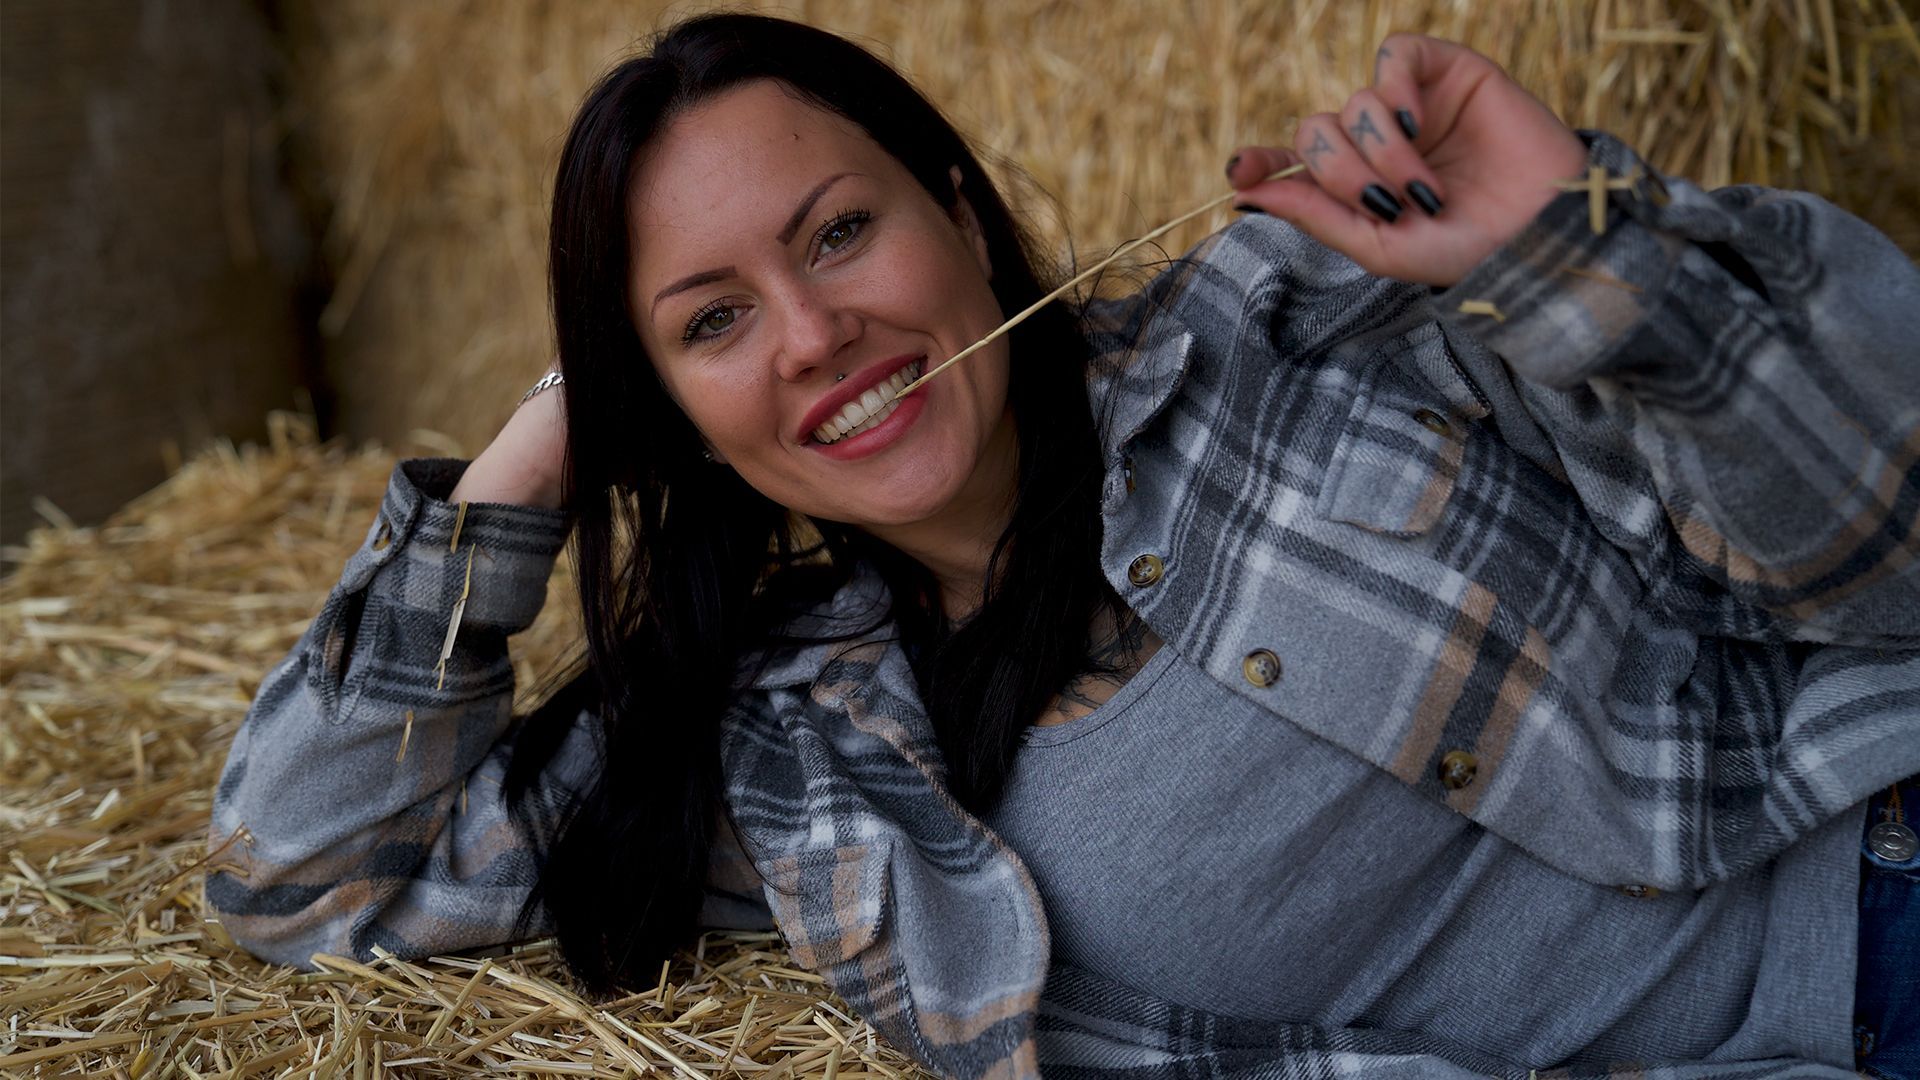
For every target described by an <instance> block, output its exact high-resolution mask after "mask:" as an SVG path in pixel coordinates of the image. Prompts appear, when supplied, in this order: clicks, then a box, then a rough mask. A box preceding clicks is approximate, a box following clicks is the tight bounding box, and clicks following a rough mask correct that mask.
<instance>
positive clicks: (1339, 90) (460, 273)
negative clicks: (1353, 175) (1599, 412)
mask: <svg viewBox="0 0 1920 1080" xmlns="http://www.w3.org/2000/svg"><path fill="white" fill-rule="evenodd" d="M1914 4H1915V0H1838V2H1836V0H1472V2H1468V0H1355V2H1340V3H1336V2H1334V0H1299V2H1297V3H1274V2H1272V0H1213V2H1202V0H1189V2H1171V0H1169V2H1145V0H996V2H994V3H991V4H986V3H980V2H978V0H918V2H915V3H899V2H897V0H799V2H794V3H788V4H785V5H780V6H771V5H765V4H751V3H750V4H745V5H737V4H736V5H733V6H736V7H739V6H745V7H761V8H768V9H769V10H775V11H779V12H782V13H785V14H788V15H793V16H797V17H800V18H804V19H806V20H808V21H811V22H814V23H816V24H818V25H821V26H824V27H827V28H829V29H832V30H835V31H838V32H841V33H845V34H849V35H852V36H854V37H856V38H858V39H860V40H862V41H863V42H865V43H867V44H869V45H871V46H873V47H875V48H876V49H877V50H878V51H879V52H880V53H881V54H882V55H885V56H888V57H890V58H891V59H892V60H893V61H894V62H895V63H896V64H897V65H899V66H900V67H901V68H903V69H904V70H905V71H906V72H907V73H908V74H909V75H910V76H912V77H913V78H914V79H915V80H916V81H917V82H918V83H919V85H920V86H921V87H922V88H923V89H924V90H926V91H927V92H928V94H929V95H930V96H931V97H932V98H933V99H934V100H935V101H936V102H937V103H939V104H940V105H941V106H942V107H944V108H945V109H946V110H947V111H948V113H949V115H950V116H951V117H952V118H953V119H954V120H955V121H956V122H957V123H958V124H959V126H960V127H961V129H962V130H963V131H965V132H967V133H969V134H970V135H972V136H974V137H975V138H976V140H977V142H978V144H979V145H981V146H983V147H986V148H990V149H991V150H992V151H996V152H998V153H999V154H1001V155H1004V157H1005V159H1006V160H1007V161H1009V162H1012V163H1015V164H1017V165H1018V166H1019V167H1021V168H1024V169H1025V170H1026V172H1027V173H1028V174H1030V175H1031V177H1032V179H1033V181H1035V182H1037V184H1038V187H1039V188H1040V189H1042V190H1044V191H1045V192H1050V193H1052V194H1053V195H1054V196H1056V197H1057V198H1058V200H1059V205H1058V206H1057V207H1056V206H1053V205H1050V204H1049V203H1048V202H1047V200H1046V199H1045V198H1043V197H1042V196H1041V195H1039V194H1038V193H1037V192H1035V191H1034V190H1033V189H1032V188H1031V187H1030V186H1029V187H1026V188H1024V189H1022V192H1023V193H1024V194H1025V196H1026V198H1025V199H1024V200H1022V201H1023V202H1024V205H1025V208H1026V210H1027V211H1028V212H1029V213H1030V215H1031V216H1032V217H1033V219H1034V221H1035V223H1036V224H1037V225H1038V227H1039V232H1040V233H1041V234H1042V235H1043V236H1044V237H1045V238H1046V239H1047V240H1048V241H1050V242H1051V243H1053V244H1054V245H1056V250H1057V252H1058V253H1059V255H1060V257H1061V259H1062V260H1064V259H1066V258H1068V257H1069V256H1070V254H1071V253H1070V251H1069V249H1068V247H1067V246H1066V243H1065V241H1066V239H1067V236H1068V233H1069V230H1071V235H1072V236H1073V237H1074V238H1075V239H1076V240H1077V241H1078V242H1079V244H1080V245H1081V251H1082V252H1085V253H1092V252H1096V251H1104V250H1105V249H1107V248H1110V247H1111V246H1112V245H1114V244H1117V243H1118V242H1120V241H1121V240H1123V239H1125V238H1126V237H1129V236H1133V235H1137V234H1138V233H1140V232H1141V231H1144V230H1145V229H1147V228H1150V227H1152V226H1153V225H1156V224H1158V223H1159V222H1161V221H1164V220H1167V219H1168V218H1170V217H1172V216H1173V215H1174V214H1175V213H1178V212H1181V211H1184V210H1185V209H1187V208H1189V207H1191V206H1194V205H1198V204H1199V203H1200V202H1202V201H1204V200H1205V199H1206V198H1208V197H1211V196H1213V195H1216V194H1219V193H1220V191H1221V190H1222V189H1223V186H1224V185H1223V181H1222V180H1221V178H1220V166H1221V164H1222V163H1223V162H1224V161H1225V159H1226V156H1227V154H1228V153H1229V152H1230V150H1231V149H1232V148H1233V147H1234V146H1236V145H1239V144H1241V143H1245V142H1253V141H1284V140H1289V139H1290V138H1291V136H1292V131H1293V118H1294V117H1295V116H1298V115H1302V114H1305V113H1310V112H1315V111H1319V110H1322V109H1331V108H1337V107H1338V106H1339V104H1340V103H1341V102H1342V101H1344V99H1345V97H1346V94H1347V93H1349V92H1350V91H1351V90H1352V89H1355V88H1357V87H1359V86H1361V85H1363V84H1364V83H1365V82H1366V81H1367V79H1368V78H1370V75H1371V63H1372V56H1373V49H1374V47H1375V46H1376V45H1377V43H1378V42H1379V40H1380V38H1381V37H1383V36H1384V35H1385V34H1386V33H1388V32H1389V31H1391V30H1394V29H1418V30H1422V31H1425V32H1429V33H1434V34H1438V35H1440V36H1444V37H1451V38H1456V39H1459V40H1463V41H1465V42H1467V43H1468V44H1470V45H1472V46H1474V47H1475V48H1478V49H1480V50H1481V51H1483V52H1485V53H1487V54H1488V55H1489V56H1492V57H1493V58H1495V59H1496V60H1498V61H1500V62H1502V63H1503V64H1504V65H1506V67H1507V68H1508V70H1509V71H1511V72H1512V73H1513V74H1514V76H1515V77H1516V78H1518V79H1519V81H1520V82H1521V83H1522V84H1524V85H1525V86H1527V87H1528V88H1529V89H1531V90H1533V91H1534V92H1535V93H1537V94H1539V95H1540V96H1541V97H1542V98H1543V99H1544V100H1545V101H1546V102H1547V103H1548V104H1549V105H1550V106H1552V107H1553V108H1554V109H1555V110H1556V111H1557V112H1558V113H1559V114H1560V115H1561V116H1563V117H1565V118H1568V119H1569V120H1570V121H1571V122H1572V123H1574V124H1576V125H1579V126H1589V127H1599V128H1603V129H1606V130H1610V131H1613V132H1615V133H1617V134H1620V135H1622V136H1624V137H1625V138H1627V139H1628V140H1629V141H1630V142H1631V143H1633V144H1634V145H1635V146H1636V147H1638V148H1640V149H1641V150H1642V151H1643V152H1645V153H1647V154H1649V155H1650V157H1651V158H1652V160H1653V161H1654V163H1655V164H1656V165H1657V166H1659V167H1661V168H1663V169H1666V170H1668V171H1670V172H1674V173H1677V174H1680V175H1685V176H1689V177H1692V178H1695V179H1697V180H1700V181H1702V182H1704V183H1705V184H1706V185H1707V186H1709V187H1716V186H1720V185H1723V184H1727V183H1730V182H1734V181H1758V182H1762V183H1771V184H1776V185H1783V186H1789V187H1804V188H1808V189H1810V190H1816V191H1821V192H1824V193H1828V194H1830V195H1831V196H1832V197H1834V198H1835V199H1836V201H1838V202H1840V203H1841V204H1842V205H1844V206H1846V207H1848V208H1849V209H1851V210H1853V211H1854V212H1855V213H1858V214H1860V215H1861V216H1863V217H1865V218H1866V219H1867V220H1869V221H1872V222H1874V223H1875V224H1876V225H1878V226H1879V227H1880V228H1881V229H1883V230H1885V231H1887V232H1889V234H1891V235H1893V236H1894V237H1895V239H1896V240H1897V241H1899V242H1900V243H1902V244H1903V245H1904V246H1905V248H1906V250H1907V251H1908V252H1910V253H1915V254H1920V178H1916V177H1915V175H1914V173H1913V170H1912V166H1913V165H1915V164H1916V162H1914V161H1912V160H1910V158H1911V157H1912V151H1911V149H1910V148H1909V146H1908V141H1909V138H1910V136H1909V135H1908V134H1907V133H1908V131H1910V130H1911V126H1910V125H1911V123H1912V122H1913V121H1910V120H1909V119H1908V118H1909V117H1915V116H1920V36H1917V35H1916V34H1915V32H1914V22H1915V17H1914V12H1915V7H1914ZM708 6H711V5H706V4H685V3H682V4H676V5H664V4H660V3H658V2H639V3H636V2H632V0H572V2H569V3H566V4H555V5H534V4H523V3H519V2H517V0H446V2H441V3H432V4H428V3H408V4H389V3H386V2H384V0H301V2H297V3H294V4H292V5H290V10H289V16H288V38H289V42H290V44H291V46H292V47H293V50H294V52H293V56H292V60H293V64H294V70H295V72H296V77H295V79H294V82H293V91H294V95H295V100H296V103H297V104H298V110H297V113H296V116H295V117H294V130H295V133H296V143H295V149H296V151H297V152H298V153H299V154H301V155H302V157H303V161H304V166H303V171H304V174H305V175H306V176H307V177H308V178H309V182H310V183H312V184H314V185H315V186H316V187H318V188H319V189H321V191H322V194H323V196H324V197H325V198H327V199H329V200H331V201H332V202H333V204H334V206H335V215H334V218H333V221H332V224H331V227H330V230H329V233H328V236H327V245H326V250H327V252H328V257H329V259H330V262H331V265H332V266H333V267H334V268H335V273H336V275H337V283H336V284H337V288H336V290H335V292H334V294H333V298H332V302H331V303H330V304H329V306H328V308H327V311H326V314H325V317H324V319H323V325H322V329H323V331H324V332H325V333H327V334H328V335H329V336H330V341H329V370H330V372H331V375H332V379H333V383H334V389H335V391H336V392H337V394H338V410H339V411H338V416H339V418H340V421H341V423H342V424H343V430H345V431H348V432H350V433H352V434H355V435H360V436H378V437H382V438H386V439H389V440H394V439H398V438H400V437H402V436H404V435H405V434H406V433H407V432H409V431H411V430H412V429H414V428H417V427H423V426H424V427H431V428H434V429H436V430H439V431H442V432H445V433H447V434H448V435H450V436H452V437H453V438H454V439H455V440H456V441H457V443H458V444H459V446H460V447H461V448H462V449H464V450H465V451H466V452H467V453H473V452H477V451H478V450H479V449H480V448H481V447H483V446H484V445H485V444H486V442H487V441H488V440H489V439H490V438H491V437H492V435H493V433H494V432H495V431H497V430H498V428H499V426H500V424H501V423H503V422H504V420H505V417H506V415H507V414H508V412H509V411H510V410H511V408H512V406H513V404H514V402H515V401H516V400H517V398H518V396H519V393H520V391H521V389H523V388H524V386H525V385H526V384H528V383H530V382H531V381H532V380H533V379H534V378H536V377H537V376H538V375H539V373H540V372H541V371H542V370H544V369H545V366H546V364H547V363H548V357H549V356H550V355H551V344H550V343H551V333H550V329H549V322H548V316H547V310H546V301H545V294H544V280H543V274H544V267H545V248H544V243H545V225H544V223H545V219H546V213H547V209H546V201H547V199H548V197H549V194H550V184H551V177H552V171H553V164H554V159H555V157H556V156H557V154H558V152H559V146H560V143H561V140H562V139H563V137H564V134H565V130H566V123H567V120H568V118H569V116H570V115H571V112H572V110H573V109H574V108H575V107H576V106H577V104H578V102H579V100H580V98H581V96H582V94H583V93H584V92H585V90H586V88H587V86H588V85H589V84H590V83H591V81H592V79H593V78H594V77H595V76H596V75H598V74H600V73H602V72H603V71H604V70H605V69H606V68H608V67H609V66H611V64H612V63H613V62H614V61H615V60H617V59H618V58H619V57H620V56H621V55H623V54H624V53H625V52H626V51H627V50H628V49H629V48H630V47H631V46H632V45H633V43H634V42H635V41H636V39H638V38H640V37H642V36H644V35H645V34H647V33H649V32H650V31H652V30H653V29H655V28H656V27H657V26H658V25H660V23H661V21H662V19H663V18H671V17H675V16H678V15H684V14H689V13H692V12H694V11H697V10H701V9H703V8H705V7H708ZM1863 105H1864V108H1863ZM1225 216H1226V212H1225V211H1223V212H1222V213H1221V214H1220V215H1216V216H1214V217H1213V218H1212V219H1211V220H1203V221H1201V222H1198V223H1196V224H1195V225H1194V226H1193V227H1191V228H1189V229H1187V230H1185V231H1184V233H1183V234H1181V235H1176V236H1174V237H1171V238H1170V240H1169V243H1168V244H1167V247H1168V248H1169V249H1170V250H1174V251H1178V250H1181V249H1183V248H1184V247H1185V246H1186V245H1187V244H1189V243H1190V242H1191V241H1193V240H1194V239H1197V238H1198V237H1199V236H1201V235H1204V234H1205V233H1206V232H1207V231H1210V230H1211V229H1213V228H1217V227H1219V225H1221V224H1222V223H1224V221H1225ZM1081 261H1082V262H1088V261H1091V260H1090V259H1085V258H1083V259H1082V260H1081Z"/></svg>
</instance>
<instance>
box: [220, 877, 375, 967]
mask: <svg viewBox="0 0 1920 1080" xmlns="http://www.w3.org/2000/svg"><path fill="white" fill-rule="evenodd" d="M206 889H207V907H208V908H209V909H210V915H211V916H212V917H213V918H214V919H216V920H217V921H218V922H219V924H220V928H221V929H222V930H224V931H225V932H226V934H227V936H228V937H230V938H232V939H233V943H234V945H236V946H238V947H239V948H241V949H244V950H246V951H247V952H248V953H250V954H252V955H253V956H256V957H258V958H260V959H261V960H265V961H268V962H269V963H274V964H288V965H291V966H293V967H297V968H303V969H309V970H310V969H312V967H313V955H314V954H315V953H328V954H337V953H340V952H342V951H343V949H342V946H341V943H342V942H343V941H344V936H343V934H342V933H341V931H342V929H343V928H342V927H340V926H339V925H337V923H338V919H337V918H328V917H327V916H326V915H325V912H326V910H327V909H328V908H329V907H330V906H332V905H330V904H328V903H327V900H328V897H327V895H326V894H327V893H328V892H331V891H332V890H321V889H318V888H316V887H313V886H300V885H295V884H292V883H281V884H273V883H263V882H258V881H254V880H251V879H250V878H245V877H242V876H240V875H238V874H235V873H233V872H231V871H227V870H218V871H215V872H213V873H211V874H208V875H207V886H206ZM334 902H335V903H338V901H337V899H336V900H335V901H334Z"/></svg>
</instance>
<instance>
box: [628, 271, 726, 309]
mask: <svg viewBox="0 0 1920 1080" xmlns="http://www.w3.org/2000/svg"><path fill="white" fill-rule="evenodd" d="M736 273H739V271H738V270H736V269H735V268H734V267H731V266H723V267H721V268H719V269H718V270H702V271H700V272H699V273H697V274H688V275H687V276H686V277H683V278H681V279H680V280H679V281H676V282H674V283H673V284H671V285H669V286H667V287H666V288H664V289H661V290H660V291H659V292H657V293H655V294H654V295H653V307H654V308H658V307H659V306H660V301H662V300H665V299H666V298H667V297H669V296H672V295H673V294H674V293H683V292H686V291H687V290H688V289H697V288H699V287H700V286H702V285H711V284H713V283H714V282H716V281H725V280H727V279H728V278H730V277H732V276H733V275H734V274H736ZM648 310H649V311H651V310H653V308H649V309H648Z"/></svg>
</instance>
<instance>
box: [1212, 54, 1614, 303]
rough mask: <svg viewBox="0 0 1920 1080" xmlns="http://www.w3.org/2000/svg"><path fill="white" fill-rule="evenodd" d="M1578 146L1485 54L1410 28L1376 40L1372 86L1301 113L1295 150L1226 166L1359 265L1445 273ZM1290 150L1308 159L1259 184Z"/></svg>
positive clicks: (1548, 189)
mask: <svg viewBox="0 0 1920 1080" xmlns="http://www.w3.org/2000/svg"><path fill="white" fill-rule="evenodd" d="M1586 156H1587V155H1586V148H1585V146H1584V145H1582V144H1581V142H1580V140H1579V138H1578V137H1577V136H1575V135H1574V133H1573V132H1572V130H1571V129H1569V128H1568V127H1567V126H1566V125H1565V124H1563V123H1561V122H1560V120H1559V118H1558V117H1556V116H1554V115H1553V112H1552V111H1551V110H1549V109H1548V108H1547V107H1546V106H1545V105H1543V104H1541V103H1540V101H1539V99H1537V98H1535V97H1534V96H1533V95H1531V94H1529V93H1527V92H1526V91H1525V90H1523V89H1521V88H1520V85H1519V84H1518V83H1515V82H1514V81H1513V80H1512V79H1511V78H1508V76H1507V73H1506V72H1504V71H1502V70H1501V69H1500V68H1499V67H1498V66H1497V65H1495V64H1494V62H1493V61H1491V60H1488V59H1487V58H1486V57H1484V56H1481V55H1480V54H1479V53H1476V52H1474V51H1473V50H1471V49H1468V48H1466V47H1464V46H1461V45H1456V44H1454V43H1453V42H1450V41H1442V40H1440V39H1439V38H1431V37H1425V36H1423V35H1419V34H1392V35H1390V36H1388V38H1387V39H1386V40H1385V41H1384V42H1382V43H1381V45H1380V50H1379V52H1378V54H1377V57H1376V59H1375V62H1374V80H1373V85H1372V86H1370V87H1367V88H1365V89H1362V90H1360V91H1358V92H1356V93H1355V94H1354V95H1353V96H1352V97H1350V98H1348V99H1347V103H1346V107H1345V108H1343V109H1341V110H1340V112H1339V113H1337V114H1335V113H1315V114H1313V115H1312V116H1308V117H1306V118H1304V119H1303V120H1301V121H1300V128H1299V131H1298V132H1297V133H1296V135H1295V136H1294V145H1293V149H1292V150H1283V149H1280V148H1278V147H1264V146H1253V147H1246V148H1243V149H1242V150H1240V152H1239V153H1237V154H1236V155H1235V156H1234V158H1233V160H1232V161H1231V162H1230V163H1229V164H1228V166H1227V179H1228V180H1229V181H1230V182H1231V183H1233V184H1234V186H1235V187H1240V186H1241V185H1243V184H1244V185H1249V186H1247V187H1245V188H1244V189H1243V190H1242V191H1241V196H1242V198H1241V202H1242V204H1244V205H1250V206H1254V207H1257V208H1259V209H1261V210H1264V211H1266V212H1267V213H1270V214H1273V215H1275V216H1277V217H1282V218H1285V219H1286V220H1288V221H1290V222H1292V223H1294V224H1295V225H1297V226H1299V227H1300V229H1301V230H1302V231H1303V232H1306V233H1307V234H1308V235H1310V236H1312V237H1314V238H1315V239H1317V240H1319V241H1320V242H1321V243H1323V244H1326V245H1327V246H1329V247H1332V248H1334V249H1336V250H1338V251H1340V252H1342V253H1344V254H1345V255H1347V256H1348V257H1349V258H1351V259H1353V261H1354V262H1356V263H1359V264H1360V265H1361V266H1362V267H1364V268H1365V269H1367V270H1368V271H1369V272H1372V273H1375V274H1381V275H1384V276H1388V277H1395V278H1399V279H1401V280H1403V281H1414V282H1420V283H1422V284H1427V285H1443V286H1444V285H1451V284H1453V283H1454V282H1456V281H1458V280H1460V279H1461V278H1462V277H1464V276H1466V273H1467V271H1468V270H1470V269H1472V268H1473V266H1474V265H1475V264H1476V263H1478V262H1480V260H1482V259H1484V258H1486V257H1487V256H1488V255H1489V254H1491V253H1492V252H1493V251H1495V250H1496V249H1498V248H1499V247H1500V246H1501V245H1502V244H1505V243H1506V242H1507V241H1508V240H1510V239H1512V238H1513V237H1514V235H1516V234H1517V233H1518V232H1519V231H1520V230H1521V228H1523V227H1524V226H1525V225H1526V224H1527V222H1529V221H1531V220H1532V219H1533V217H1534V216H1535V215H1536V214H1538V213H1539V212H1540V209H1541V208H1542V207H1543V206H1545V205H1546V204H1547V203H1548V202H1549V201H1550V200H1551V199H1553V198H1554V196H1556V195H1557V194H1559V192H1558V190H1557V189H1556V188H1555V186H1554V185H1555V182H1556V181H1560V180H1566V179H1570V178H1573V177H1575V176H1577V175H1579V174H1580V172H1581V171H1582V170H1583V169H1584V167H1585V165H1586ZM1296 162H1305V163H1306V166H1307V172H1305V173H1301V174H1298V175H1296V176H1292V177H1288V178H1287V179H1284V180H1274V181H1269V182H1265V183H1262V182H1260V178H1261V177H1264V176H1268V175H1270V174H1272V173H1274V172H1276V171H1278V170H1280V169H1283V168H1285V167H1287V166H1288V165H1292V164H1294V163H1296Z"/></svg>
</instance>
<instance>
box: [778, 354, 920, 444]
mask: <svg viewBox="0 0 1920 1080" xmlns="http://www.w3.org/2000/svg"><path fill="white" fill-rule="evenodd" d="M922 355H924V354H922V353H907V354H905V355H902V356H896V357H893V358H892V359H890V360H882V361H880V362H879V363H877V364H869V365H868V366H866V367H864V368H861V369H860V370H859V371H857V372H855V373H853V374H851V375H849V376H847V378H846V381H845V382H839V383H835V384H834V386H833V389H832V390H830V391H828V392H827V395H826V396H825V397H823V398H821V399H820V400H819V401H818V402H816V403H815V404H814V406H813V408H811V409H808V410H807V415H806V416H805V417H804V418H803V419H802V420H801V421H800V425H801V426H800V431H799V433H798V434H797V435H796V436H795V440H794V441H796V442H800V443H805V442H808V441H809V440H811V439H812V438H813V432H814V429H816V428H818V427H819V426H820V425H821V424H824V423H826V422H827V421H828V420H829V419H831V418H833V417H834V416H836V415H838V414H839V412H840V410H841V409H844V408H846V407H847V402H849V401H852V400H853V399H855V398H857V397H859V396H860V395H861V394H864V393H866V392H867V391H869V390H871V389H873V388H874V387H876V386H879V385H880V384H881V383H883V382H886V381H887V380H888V379H890V378H892V377H893V373H894V372H896V371H899V370H900V369H901V368H903V367H906V366H907V365H908V364H911V363H913V362H914V361H915V360H918V359H920V357H921V356H922ZM902 404H904V402H903V403H902Z"/></svg>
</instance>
